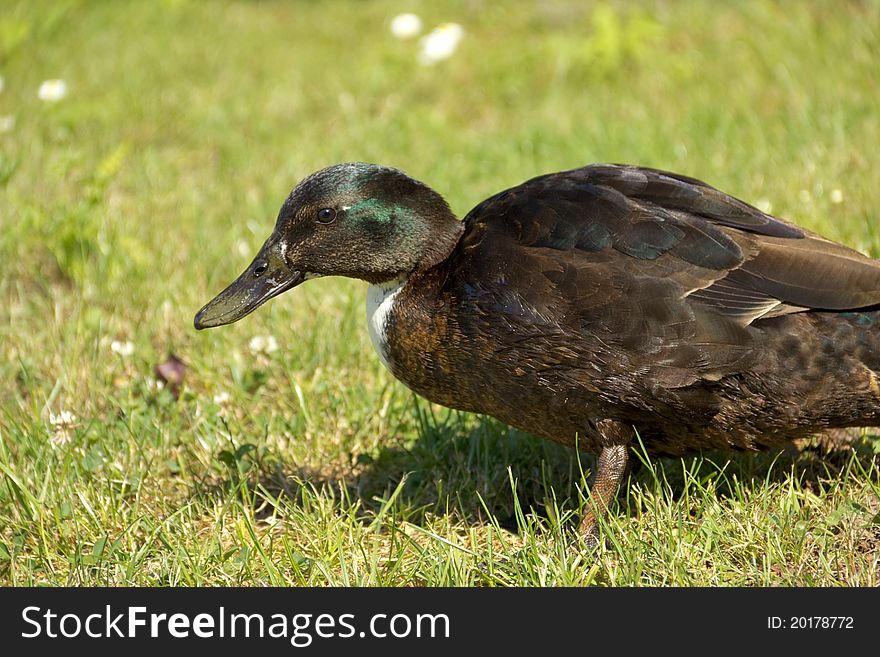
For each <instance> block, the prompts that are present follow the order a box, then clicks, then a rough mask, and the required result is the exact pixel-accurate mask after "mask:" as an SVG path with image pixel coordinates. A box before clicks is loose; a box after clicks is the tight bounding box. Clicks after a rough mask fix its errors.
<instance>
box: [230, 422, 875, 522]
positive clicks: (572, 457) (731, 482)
mask: <svg viewBox="0 0 880 657" xmlns="http://www.w3.org/2000/svg"><path fill="white" fill-rule="evenodd" d="M417 413H418V414H419V417H418V419H419V423H418V425H419V426H418V439H417V440H416V441H415V442H414V443H413V444H412V446H410V447H406V448H405V447H401V446H398V445H394V446H388V447H383V448H380V449H379V451H378V453H376V454H375V455H371V456H368V455H361V456H360V457H359V458H358V460H357V463H356V464H354V465H353V466H352V467H351V468H350V469H348V470H346V471H345V472H343V473H328V471H327V470H326V469H321V468H317V467H300V468H296V469H293V470H285V469H284V468H282V467H281V466H279V465H276V466H274V467H265V466H264V467H260V468H257V469H256V473H258V474H253V475H251V476H250V477H249V483H250V484H251V485H256V484H258V485H260V486H262V487H263V488H265V489H266V490H267V491H269V492H270V493H271V494H273V495H274V496H276V497H278V496H280V497H286V498H288V499H289V501H290V502H291V503H292V504H300V503H302V497H303V495H306V494H312V491H316V492H317V493H318V494H321V495H329V496H332V497H334V498H337V499H339V500H344V501H345V502H346V503H348V504H352V505H355V504H356V505H357V516H358V517H359V518H361V520H362V521H363V522H365V523H366V522H372V521H373V519H375V518H376V516H377V515H378V514H380V513H382V512H383V509H385V508H386V507H387V506H388V501H389V500H390V499H392V497H393V498H394V502H393V509H394V517H395V518H397V519H399V520H405V521H407V522H410V523H413V524H416V525H419V526H424V525H425V524H426V521H427V519H428V518H429V517H437V516H444V515H453V516H454V518H455V521H456V522H464V523H466V524H467V525H468V526H484V525H486V524H488V523H490V522H492V519H493V518H494V520H495V521H496V522H497V523H498V524H499V525H500V526H501V527H502V528H504V529H507V530H509V531H512V532H517V531H518V529H519V528H518V523H517V516H516V508H517V506H518V507H519V508H520V509H522V510H523V512H524V513H525V515H526V516H529V515H531V516H532V517H533V518H534V519H536V520H538V521H539V522H543V521H549V520H551V519H553V516H555V515H556V514H560V515H561V514H564V513H566V512H568V511H571V512H573V514H572V517H571V519H570V520H569V522H570V523H572V524H574V523H576V522H577V511H578V508H579V506H581V504H582V498H581V497H580V494H579V491H578V486H579V483H580V482H581V481H582V480H584V479H585V477H586V476H588V475H589V474H590V472H591V470H592V467H593V464H594V458H593V457H592V456H591V455H588V454H585V453H578V452H576V451H575V450H572V449H570V448H567V447H563V446H560V445H556V444H554V443H552V442H549V441H546V440H542V439H540V438H536V437H534V436H530V435H528V434H525V433H522V432H519V431H516V430H514V429H510V428H508V427H507V426H505V425H503V424H501V423H499V422H497V421H495V420H492V419H490V418H480V417H475V416H471V415H467V414H462V413H457V412H449V413H447V414H445V415H444V416H443V417H442V418H441V419H438V418H437V417H436V416H433V415H430V414H429V411H427V410H425V409H424V408H422V407H419V410H418V411H417ZM876 441H877V437H876V436H860V437H855V436H853V437H851V438H850V442H848V443H843V442H840V441H838V442H836V443H831V444H829V443H828V442H827V441H825V442H822V441H803V443H802V444H800V445H799V446H798V447H795V446H794V445H792V446H791V447H790V448H788V449H785V450H782V451H776V452H760V453H753V452H731V451H711V452H706V453H703V454H699V455H695V456H691V457H685V458H683V459H680V458H679V459H676V458H657V459H649V460H648V464H647V465H646V464H645V463H644V461H643V459H640V457H639V456H638V455H633V458H632V459H631V463H633V468H632V470H631V472H630V475H629V481H628V483H629V484H633V483H637V484H640V485H642V486H643V487H644V488H648V489H654V490H659V487H661V486H662V487H664V488H666V490H667V493H666V494H667V495H670V496H671V498H672V500H677V499H678V498H679V497H680V496H681V495H682V494H683V491H684V490H685V489H686V487H687V486H688V485H689V484H688V483H687V482H688V481H691V482H694V481H696V482H704V483H705V482H708V481H710V480H712V481H714V483H715V494H716V496H717V497H718V498H720V499H724V498H730V497H736V496H737V492H736V490H735V488H736V483H735V482H739V485H740V486H742V485H747V486H748V487H760V486H763V485H766V484H778V483H782V482H785V481H788V480H789V478H790V477H792V476H794V477H796V478H797V479H798V480H799V481H800V484H801V486H804V487H806V488H807V489H809V490H813V491H818V490H821V489H827V488H828V487H829V486H832V485H833V484H834V482H836V481H838V480H840V479H842V478H843V477H844V476H845V475H846V473H847V472H848V471H850V470H851V469H853V470H854V472H855V473H856V474H857V473H858V472H859V471H860V469H861V470H863V471H864V472H871V471H872V467H874V466H875V465H876V461H877V459H878V455H877V453H876V450H875V449H874V443H876ZM279 461H280V462H283V460H282V459H279ZM279 461H276V463H277V462H279ZM873 472H874V473H875V474H876V473H877V470H876V468H875V469H874V470H873ZM230 483H231V481H227V482H225V485H221V486H219V487H218V488H217V491H216V492H217V493H219V492H220V491H222V490H224V489H226V490H228V485H229V484H230ZM626 488H627V486H626V485H624V486H622V487H621V491H620V495H625V489H626ZM624 509H625V506H624V505H623V504H621V505H620V510H619V511H618V512H619V513H624V512H625V511H624ZM272 512H273V509H272V508H265V509H263V511H262V513H263V514H271V513H272Z"/></svg>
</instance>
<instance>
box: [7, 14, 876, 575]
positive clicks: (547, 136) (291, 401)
mask: <svg viewBox="0 0 880 657" xmlns="http://www.w3.org/2000/svg"><path fill="white" fill-rule="evenodd" d="M400 11H415V12H416V13H418V14H420V15H421V16H422V18H423V21H424V23H425V27H426V29H431V28H432V27H433V26H435V25H437V24H439V23H442V22H447V21H455V22H457V23H459V24H461V25H462V26H463V27H464V30H465V34H464V38H463V39H462V40H461V43H460V45H459V47H458V50H457V51H456V52H455V54H454V55H453V56H452V57H450V58H449V59H448V60H445V61H441V62H438V63H436V64H435V65H433V66H423V65H420V64H419V62H418V45H417V42H413V41H400V40H397V39H395V38H393V37H392V36H391V34H390V32H389V22H390V19H391V17H392V16H393V15H394V14H396V13H398V12H400ZM878 62H880V6H878V5H877V4H876V3H873V4H872V3H855V2H853V3H838V2H824V3H823V2H818V3H809V4H808V3H774V2H769V1H765V0H756V1H753V2H742V3H735V4H726V3H715V2H709V1H705V2H692V3H647V2H646V3H640V4H639V5H638V6H635V5H633V4H630V3H627V4H624V3H615V2H606V3H582V2H550V3H479V4H475V3H470V2H464V1H462V2H452V3H448V2H444V3H429V2H410V3H403V4H401V3H395V2H388V1H384V0H381V1H374V2H370V3H360V2H351V3H347V2H321V3H313V2H280V1H277V2H273V1H266V2H244V1H242V2H214V3H197V2H186V1H184V0H174V1H172V0H169V1H167V2H157V3H136V2H131V3H92V2H68V3H64V2H53V3H31V2H10V1H9V0H6V1H5V2H0V76H2V78H3V80H4V85H3V86H4V88H3V91H2V92H0V117H12V119H13V120H12V122H11V123H12V127H11V128H10V129H8V131H6V132H4V133H2V134H0V381H2V383H3V385H2V389H0V578H2V579H0V581H2V582H4V583H7V584H44V583H50V584H108V585H117V584H135V585H151V584H162V585H167V584H182V585H223V584H248V585H251V584H255V585H259V584H307V585H327V584H347V585H351V584H357V585H395V586H396V585H401V586H416V585H487V586H507V585H592V584H596V585H632V584H639V585H837V584H861V585H874V586H876V585H878V584H880V502H878V488H880V484H878V482H880V473H878V466H877V461H876V453H877V451H878V450H880V445H878V442H877V439H876V438H875V437H874V436H873V435H871V434H869V435H865V436H862V437H861V438H859V439H858V440H856V441H855V442H854V443H853V446H852V449H851V450H842V451H837V452H833V453H831V454H828V455H826V454H825V453H824V451H823V450H822V449H821V448H820V447H813V448H809V449H806V450H805V451H803V452H802V453H797V452H795V451H793V450H792V451H791V452H786V453H784V454H781V455H780V454H761V455H731V454H717V453H712V454H707V455H704V456H702V457H697V458H694V459H685V460H683V461H682V460H660V461H651V462H648V463H645V464H644V465H642V466H640V467H638V468H636V470H635V471H634V472H633V474H632V481H631V486H630V487H629V491H628V493H627V494H624V495H622V496H621V497H620V499H619V501H618V503H617V504H616V505H615V507H614V508H613V510H612V513H611V514H609V517H608V518H607V521H606V523H605V524H604V525H603V528H602V529H603V535H604V536H605V539H606V540H605V545H604V546H603V547H601V548H600V549H599V550H598V551H597V552H595V553H592V552H590V551H588V550H586V549H585V548H584V546H583V544H582V543H580V542H579V540H578V539H577V537H576V535H575V532H574V528H575V526H576V523H577V515H578V513H579V512H580V510H581V508H582V507H583V505H584V504H585V501H584V500H583V498H582V497H581V495H580V493H579V492H578V483H579V480H580V479H581V476H582V474H583V473H588V472H589V468H590V461H589V459H588V458H587V457H586V456H582V457H581V459H580V460H579V459H578V456H577V455H576V454H573V453H572V452H570V451H569V450H565V449H562V448H559V447H558V446H556V445H553V444H549V443H546V442H543V441H540V440H538V439H535V438H532V437H529V436H526V435H523V434H521V433H518V432H515V431H512V430H509V429H507V428H506V427H504V426H502V425H500V424H498V423H496V422H494V421H492V420H487V419H482V418H476V417H473V416H468V415H464V414H460V413H455V412H448V411H446V410H444V409H442V408H439V407H436V406H433V405H431V404H428V403H426V402H424V401H423V400H418V399H416V398H414V396H413V395H412V394H411V393H410V392H409V391H408V390H406V388H405V387H403V386H402V385H401V384H399V383H397V382H396V381H393V380H392V379H391V377H390V376H389V375H388V373H387V372H386V371H385V370H384V369H382V366H381V364H380V363H379V361H378V359H377V358H376V357H375V355H374V354H373V353H372V348H371V346H370V344H369V340H368V338H367V334H366V330H365V326H364V310H363V304H364V285H363V284H362V283H359V282H354V281H347V280H320V281H314V282H310V283H309V284H307V285H305V286H303V287H302V288H300V289H297V290H296V291H294V292H292V293H289V294H287V295H285V296H284V297H281V298H280V299H278V300H276V301H273V302H271V303H270V304H268V306H267V307H265V308H263V309H261V310H260V312H258V313H256V314H254V315H253V316H251V317H249V318H247V319H246V320H245V321H243V322H240V323H239V324H236V325H233V326H229V327H225V328H223V329H221V330H215V331H208V332H203V333H196V332H195V331H194V330H193V329H192V316H193V314H194V312H195V311H196V310H197V309H198V308H199V307H200V306H201V305H202V303H204V302H205V301H207V300H208V299H209V298H210V297H211V296H212V295H213V294H214V293H216V292H217V291H219V289H220V288H222V287H223V286H224V285H225V284H226V283H228V282H229V281H230V280H231V279H232V277H233V276H235V275H236V274H237V273H238V272H239V271H240V270H241V269H242V268H243V267H244V266H245V265H246V264H247V263H248V262H249V261H250V257H251V256H252V254H253V253H254V252H255V249H256V247H258V246H259V244H260V243H261V242H262V240H263V239H264V238H265V236H266V235H267V234H268V232H269V230H270V229H271V226H272V224H273V221H274V217H275V214H276V212H277V208H278V206H279V205H280V202H281V201H282V200H283V198H284V196H285V195H286V194H287V193H288V192H289V190H290V188H291V187H292V186H293V184H294V183H295V182H296V181H297V180H298V179H299V178H300V177H301V176H303V175H305V174H307V173H309V172H311V171H312V170H315V169H317V168H320V167H322V166H325V165H327V164H330V163H333V162H337V161H346V160H366V161H374V162H381V163H384V164H389V165H393V166H398V167H401V168H403V169H404V170H407V171H408V172H410V173H411V174H412V175H414V176H416V177H418V178H420V179H422V180H424V181H425V182H427V183H429V184H431V185H432V186H434V187H435V188H436V189H437V190H438V191H440V192H441V193H443V194H444V195H445V196H446V197H447V199H448V200H449V201H450V203H451V205H452V207H453V209H454V210H455V211H456V212H458V213H459V214H460V215H463V214H464V213H465V212H466V211H467V210H468V209H469V208H470V207H472V206H473V205H474V204H476V202H478V201H480V200H482V199H483V198H485V197H486V196H488V195H489V194H491V193H493V192H495V191H498V190H500V189H502V188H504V187H506V186H510V185H512V184H516V183H517V182H519V181H521V180H524V179H525V178H528V177H531V176H533V175H537V174H540V173H545V172H548V171H554V170H561V169H566V168H571V167H575V166H580V165H582V164H585V163H588V162H601V161H606V162H634V163H640V164H645V165H650V166H656V167H661V168H665V169H671V170H675V171H679V172H681V173H684V174H688V175H692V176H696V177H698V178H702V179H704V180H706V181H707V182H710V183H713V184H715V185H717V186H719V187H720V188H722V189H723V190H725V191H728V192H731V193H733V194H735V195H737V196H740V197H742V198H744V199H746V200H749V201H751V202H755V203H761V204H769V205H770V206H771V207H772V210H773V212H774V213H778V214H779V215H780V216H783V217H786V218H789V219H792V220H795V221H797V222H798V223H800V224H801V225H804V226H806V227H808V228H810V229H812V230H815V231H817V232H820V233H822V234H825V235H827V236H828V237H831V238H834V239H838V240H841V241H844V242H845V243H847V244H850V245H851V246H854V247H856V248H859V249H861V250H863V251H865V252H867V253H870V254H872V255H874V256H880V234H878V230H877V225H878V224H877V210H876V207H877V176H876V164H877V163H876V153H877V151H878V147H880V115H878V113H877V107H878V104H880V102H878V101H880V67H878V65H877V64H878ZM51 79H63V80H64V81H65V82H66V84H67V89H66V91H67V95H66V96H65V97H64V98H61V99H59V100H57V101H55V102H47V101H43V100H41V99H40V98H39V97H38V90H39V88H40V85H41V83H42V82H43V81H44V80H51ZM0 124H2V125H4V126H9V125H10V122H9V121H5V120H4V121H0ZM4 129H5V128H4ZM255 336H272V337H274V338H275V340H276V341H277V344H278V349H277V350H271V349H266V348H265V347H263V348H254V347H255V345H254V343H253V338H254V337H255ZM114 342H115V343H117V345H123V344H126V345H127V343H129V342H130V343H131V345H132V346H133V349H132V350H131V353H128V348H127V347H126V348H120V347H119V346H117V347H116V348H115V349H114V347H113V343H114ZM263 344H264V345H265V342H264V343H263ZM257 347H259V344H257ZM170 354H176V355H177V356H178V357H180V358H181V359H182V360H183V361H184V362H185V363H186V364H187V365H188V370H187V374H186V378H185V381H184V384H183V386H182V387H181V389H180V391H179V396H178V398H175V396H174V395H173V394H172V392H171V391H170V390H169V389H167V388H162V387H161V386H160V385H159V384H158V383H157V381H156V373H155V372H154V368H155V366H156V365H157V364H159V363H162V362H164V361H165V360H166V358H167V357H168V356H169V355H170ZM62 411H68V412H70V413H72V414H73V415H75V417H76V419H75V421H74V422H73V423H72V426H71V427H70V428H69V431H70V436H69V437H70V441H69V442H65V441H64V440H61V439H60V438H61V437H63V436H61V437H60V436H58V435H57V434H58V426H59V425H57V424H56V425H53V423H52V421H51V416H52V415H53V414H54V415H56V416H58V415H59V414H60V413H61V412H62ZM65 426H66V425H65ZM66 430H67V429H65V431H66Z"/></svg>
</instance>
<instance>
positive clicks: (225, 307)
mask: <svg viewBox="0 0 880 657" xmlns="http://www.w3.org/2000/svg"><path fill="white" fill-rule="evenodd" d="M271 260H272V259H270V261H269V262H267V261H266V260H264V259H262V258H260V257H259V256H258V257H257V259H256V260H254V261H253V262H252V263H251V266H250V267H248V268H247V269H245V270H244V271H243V272H242V274H241V276H239V277H238V278H237V279H235V281H234V282H233V283H232V285H230V286H229V287H227V288H226V289H225V290H223V291H222V292H221V293H220V294H218V295H217V296H216V297H214V298H213V299H211V301H209V302H208V303H207V304H206V305H205V307H204V308H202V309H201V310H200V311H199V312H198V313H196V317H195V321H194V322H193V323H194V324H195V327H196V328H197V329H199V330H201V329H206V328H212V327H214V326H223V325H224V324H232V323H233V322H237V321H238V320H240V319H241V318H242V317H245V316H247V315H249V314H250V313H252V312H253V311H254V310H256V309H257V308H259V307H260V306H262V305H263V304H264V303H266V302H267V301H268V300H269V299H271V298H272V297H277V296H278V295H279V294H281V293H282V292H285V291H287V290H289V289H290V288H292V287H296V286H297V285H299V284H300V283H302V282H303V281H304V280H305V274H304V273H303V272H301V271H297V270H293V269H288V268H287V267H285V266H284V265H280V266H279V263H272V262H271ZM273 265H275V266H273Z"/></svg>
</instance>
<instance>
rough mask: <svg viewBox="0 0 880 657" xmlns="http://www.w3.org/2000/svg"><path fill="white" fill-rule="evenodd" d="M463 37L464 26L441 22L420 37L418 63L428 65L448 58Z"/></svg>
mask: <svg viewBox="0 0 880 657" xmlns="http://www.w3.org/2000/svg"><path fill="white" fill-rule="evenodd" d="M462 37H464V28H463V27H462V26H461V25H459V24H458V23H443V24H442V25H438V26H437V27H435V28H434V29H433V30H431V32H429V33H428V34H426V35H425V36H423V37H422V39H421V41H420V42H419V43H420V44H421V47H422V50H421V52H419V63H421V64H424V65H426V66H429V65H431V64H435V63H437V62H439V61H441V60H443V59H449V58H450V57H452V55H453V54H454V53H455V51H456V50H457V49H458V44H459V42H460V41H461V39H462Z"/></svg>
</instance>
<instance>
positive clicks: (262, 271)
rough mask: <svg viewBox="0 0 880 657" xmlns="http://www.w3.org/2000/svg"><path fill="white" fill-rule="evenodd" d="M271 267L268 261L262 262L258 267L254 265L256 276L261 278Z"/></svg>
mask: <svg viewBox="0 0 880 657" xmlns="http://www.w3.org/2000/svg"><path fill="white" fill-rule="evenodd" d="M267 269H269V265H268V263H265V262H261V263H260V264H258V265H257V266H256V267H254V278H259V277H260V276H262V275H263V274H265V273H266V270H267Z"/></svg>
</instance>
